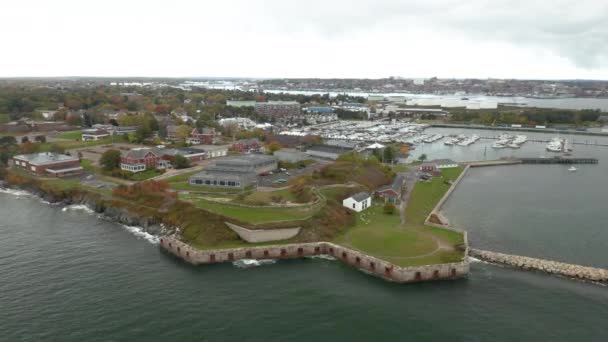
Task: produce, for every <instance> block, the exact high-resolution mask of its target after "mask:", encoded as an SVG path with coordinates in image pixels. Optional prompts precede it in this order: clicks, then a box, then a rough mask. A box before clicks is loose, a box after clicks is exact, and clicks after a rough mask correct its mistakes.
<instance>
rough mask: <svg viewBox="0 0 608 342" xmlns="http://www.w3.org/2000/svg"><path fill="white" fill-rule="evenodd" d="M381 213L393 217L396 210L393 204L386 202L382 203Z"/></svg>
mask: <svg viewBox="0 0 608 342" xmlns="http://www.w3.org/2000/svg"><path fill="white" fill-rule="evenodd" d="M383 211H384V213H385V214H387V215H393V214H394V213H395V211H397V208H395V205H394V204H393V203H391V202H388V201H387V202H386V203H384V208H383Z"/></svg>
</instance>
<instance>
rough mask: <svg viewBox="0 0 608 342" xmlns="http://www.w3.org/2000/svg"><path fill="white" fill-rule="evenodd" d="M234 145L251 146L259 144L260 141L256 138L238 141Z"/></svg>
mask: <svg viewBox="0 0 608 342" xmlns="http://www.w3.org/2000/svg"><path fill="white" fill-rule="evenodd" d="M235 144H243V145H253V144H257V145H259V144H260V141H259V140H258V139H257V138H250V139H241V140H239V141H237V142H236V143H235Z"/></svg>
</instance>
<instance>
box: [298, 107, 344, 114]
mask: <svg viewBox="0 0 608 342" xmlns="http://www.w3.org/2000/svg"><path fill="white" fill-rule="evenodd" d="M303 110H304V111H305V112H307V113H316V114H320V113H333V112H335V111H336V109H335V108H333V107H306V108H304V109H303Z"/></svg>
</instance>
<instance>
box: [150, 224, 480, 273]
mask: <svg viewBox="0 0 608 342" xmlns="http://www.w3.org/2000/svg"><path fill="white" fill-rule="evenodd" d="M160 247H161V248H163V249H164V250H166V251H167V252H169V253H171V254H173V255H175V256H177V257H178V258H181V259H183V260H184V261H186V262H188V263H190V264H192V265H201V264H213V263H220V262H233V261H237V260H241V259H289V258H302V257H306V256H314V255H330V256H333V257H335V258H336V259H338V260H340V261H342V262H343V263H345V264H347V265H350V266H353V267H355V268H357V269H359V270H361V271H363V272H365V273H369V274H373V275H375V276H378V277H380V278H383V279H385V280H388V281H393V282H397V283H413V282H421V281H432V280H442V279H458V278H463V277H465V276H466V275H467V274H468V273H469V262H468V260H466V257H465V260H463V261H462V262H458V263H449V264H437V265H427V266H417V267H400V266H397V265H394V264H392V263H390V262H387V261H384V260H381V259H378V258H375V257H372V256H369V255H366V254H363V253H361V252H358V251H354V250H352V249H349V248H345V247H343V246H339V245H336V244H333V243H330V242H310V243H295V244H287V245H269V246H252V247H243V248H231V249H217V250H199V249H195V248H193V247H191V246H189V245H188V244H186V243H184V242H182V241H179V240H177V239H175V238H174V237H171V236H169V237H163V238H162V239H160Z"/></svg>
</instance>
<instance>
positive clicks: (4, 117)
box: [0, 114, 11, 123]
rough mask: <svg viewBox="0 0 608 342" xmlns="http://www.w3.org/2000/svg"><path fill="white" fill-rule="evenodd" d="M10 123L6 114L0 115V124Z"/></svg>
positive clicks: (9, 118)
mask: <svg viewBox="0 0 608 342" xmlns="http://www.w3.org/2000/svg"><path fill="white" fill-rule="evenodd" d="M9 121H11V117H10V115H8V114H0V123H6V122H9Z"/></svg>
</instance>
